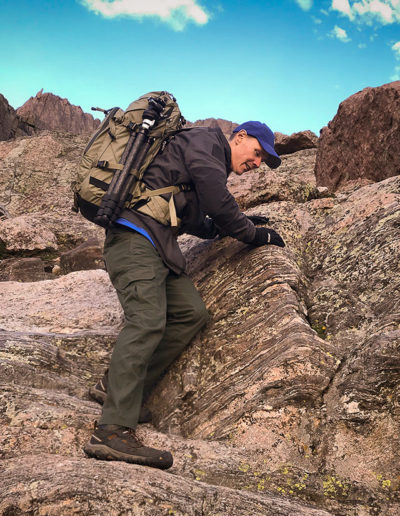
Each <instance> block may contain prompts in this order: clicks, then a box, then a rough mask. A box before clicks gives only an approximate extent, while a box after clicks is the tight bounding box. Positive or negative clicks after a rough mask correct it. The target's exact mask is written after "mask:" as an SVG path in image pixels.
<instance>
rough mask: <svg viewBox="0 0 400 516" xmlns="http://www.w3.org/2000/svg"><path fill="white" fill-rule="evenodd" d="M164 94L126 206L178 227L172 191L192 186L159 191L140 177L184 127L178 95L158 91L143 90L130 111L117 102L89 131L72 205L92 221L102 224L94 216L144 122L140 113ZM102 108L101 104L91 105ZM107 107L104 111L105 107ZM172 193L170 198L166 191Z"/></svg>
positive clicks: (169, 187)
mask: <svg viewBox="0 0 400 516" xmlns="http://www.w3.org/2000/svg"><path fill="white" fill-rule="evenodd" d="M151 98H161V100H162V101H163V102H164V103H165V107H164V109H163V111H162V113H161V117H160V119H159V120H158V121H157V122H156V123H155V125H154V126H153V127H152V128H151V129H150V131H149V134H148V142H149V144H148V150H147V152H146V156H145V158H144V161H143V163H142V165H141V166H140V167H139V169H138V170H134V171H131V173H132V174H134V176H135V178H136V180H135V183H134V185H133V189H132V190H131V192H130V194H129V196H128V198H127V201H126V203H125V207H127V208H131V209H135V210H137V211H139V212H141V213H145V214H146V215H149V216H150V217H152V218H154V219H155V220H157V221H158V222H160V223H161V224H164V225H171V226H178V225H179V223H180V221H179V219H178V218H177V216H176V211H175V205H174V201H173V195H174V194H176V193H178V192H181V191H184V190H189V189H190V187H189V186H188V185H173V186H167V187H165V188H160V189H157V190H149V189H148V188H147V187H146V185H145V184H144V183H143V182H142V177H143V174H144V172H145V170H146V169H147V167H148V166H149V165H150V163H151V162H152V161H153V160H154V158H155V157H156V155H157V154H158V153H159V152H160V151H162V150H163V149H164V147H165V145H166V144H167V143H168V141H169V140H170V139H171V138H172V137H173V135H175V134H176V133H177V132H179V131H181V130H182V128H183V125H184V124H185V123H186V121H185V119H184V118H183V116H182V114H181V111H180V109H179V106H178V104H177V103H176V99H175V98H174V97H173V96H172V95H171V94H170V93H168V92H165V91H161V92H160V91H156V92H151V93H147V94H145V95H142V96H141V97H140V98H139V99H137V100H135V101H133V102H132V103H131V104H130V105H129V106H128V108H127V110H126V111H123V110H122V109H120V108H118V107H114V108H112V109H109V110H107V111H104V113H105V114H106V116H105V118H104V120H103V121H102V123H101V124H100V126H99V127H98V129H97V130H96V131H95V132H94V133H93V134H92V135H91V137H90V139H89V141H88V143H87V145H86V148H85V150H84V152H83V156H82V159H81V163H80V167H79V171H78V180H77V181H74V182H73V184H72V185H71V186H72V190H73V192H74V207H73V208H72V209H73V210H74V211H76V212H79V211H80V212H81V214H82V215H83V216H84V217H85V218H86V219H88V220H90V221H91V222H95V223H98V222H97V221H96V220H95V218H96V214H97V213H98V210H99V207H100V205H101V202H102V199H103V197H104V195H105V193H106V192H107V190H108V187H109V185H110V183H111V181H112V179H113V177H114V174H116V173H119V171H121V170H122V169H123V164H121V161H122V162H123V161H124V156H123V153H124V150H125V148H126V146H127V143H128V140H129V138H130V136H131V134H132V132H136V133H137V132H138V131H139V129H140V128H141V124H142V115H143V112H144V111H145V109H146V108H147V107H148V105H149V99H151ZM92 109H99V108H92ZM101 111H103V110H101ZM168 194H169V196H170V198H169V201H167V200H166V198H165V197H166V196H168Z"/></svg>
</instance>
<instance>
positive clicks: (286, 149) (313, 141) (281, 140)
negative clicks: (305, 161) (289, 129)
mask: <svg viewBox="0 0 400 516" xmlns="http://www.w3.org/2000/svg"><path fill="white" fill-rule="evenodd" d="M317 143H318V136H317V135H316V134H315V133H313V132H312V131H309V130H307V131H300V132H298V133H293V134H291V135H290V136H288V135H287V134H282V133H279V132H276V133H275V150H276V152H277V153H278V154H279V156H281V155H283V154H292V153H293V152H297V151H300V150H304V149H314V148H315V147H316V146H317Z"/></svg>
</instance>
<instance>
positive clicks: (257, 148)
mask: <svg viewBox="0 0 400 516" xmlns="http://www.w3.org/2000/svg"><path fill="white" fill-rule="evenodd" d="M229 144H230V146H231V151H232V158H231V168H232V171H233V172H235V173H236V174H237V175H239V176H240V175H242V174H243V173H244V172H247V171H248V170H253V169H255V168H258V167H259V166H260V164H261V161H262V160H263V159H265V158H266V157H267V156H266V153H265V152H264V150H263V148H262V147H261V145H260V143H259V141H258V140H257V138H253V136H248V134H247V133H246V131H244V130H243V129H242V130H241V131H239V132H238V133H236V135H235V137H234V139H233V140H231V141H230V142H229Z"/></svg>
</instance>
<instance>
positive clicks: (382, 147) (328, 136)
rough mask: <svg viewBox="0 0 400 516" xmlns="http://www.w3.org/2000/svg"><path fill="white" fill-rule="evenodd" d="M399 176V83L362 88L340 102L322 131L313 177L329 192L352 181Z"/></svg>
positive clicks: (376, 179) (377, 179)
mask: <svg viewBox="0 0 400 516" xmlns="http://www.w3.org/2000/svg"><path fill="white" fill-rule="evenodd" d="M398 174H400V81H396V82H392V83H389V84H385V85H383V86H379V87H377V88H365V89H364V90H362V91H360V92H358V93H356V94H354V95H352V96H351V97H349V98H348V99H346V100H345V101H343V102H342V103H341V104H340V106H339V109H338V112H337V114H336V116H335V117H334V118H333V120H332V121H331V122H329V124H328V126H327V127H324V128H323V129H322V130H321V136H320V139H319V143H318V152H317V160H316V165H315V175H316V179H317V184H318V185H320V186H327V187H328V188H329V189H330V190H331V191H335V190H337V189H338V188H341V187H343V186H344V185H345V184H346V183H347V182H349V181H352V180H362V181H364V184H365V180H368V181H374V182H375V181H381V180H382V179H386V178H388V177H392V176H395V175H398Z"/></svg>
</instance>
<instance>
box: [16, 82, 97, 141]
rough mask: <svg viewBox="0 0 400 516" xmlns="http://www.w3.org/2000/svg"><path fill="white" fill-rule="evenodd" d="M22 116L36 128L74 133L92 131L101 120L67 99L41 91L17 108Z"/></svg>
mask: <svg viewBox="0 0 400 516" xmlns="http://www.w3.org/2000/svg"><path fill="white" fill-rule="evenodd" d="M17 113H18V115H19V116H20V118H21V119H22V120H23V121H25V122H26V123H28V124H30V125H32V126H34V127H35V128H36V129H39V130H43V129H50V130H54V131H62V132H68V133H73V134H82V133H90V132H92V131H94V130H95V129H96V127H97V126H98V125H99V123H100V121H99V120H98V119H94V118H93V117H92V115H89V114H88V113H84V112H83V111H82V108H81V107H80V106H73V105H72V104H70V103H69V101H68V100H67V99H62V98H61V97H58V96H57V95H53V94H52V93H43V90H41V91H39V92H38V93H37V94H36V96H35V97H31V98H30V99H29V100H27V101H26V102H25V104H24V105H23V106H21V107H20V108H18V109H17Z"/></svg>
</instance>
